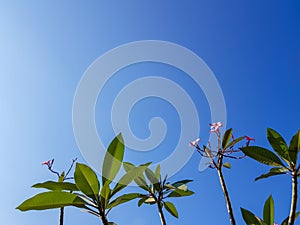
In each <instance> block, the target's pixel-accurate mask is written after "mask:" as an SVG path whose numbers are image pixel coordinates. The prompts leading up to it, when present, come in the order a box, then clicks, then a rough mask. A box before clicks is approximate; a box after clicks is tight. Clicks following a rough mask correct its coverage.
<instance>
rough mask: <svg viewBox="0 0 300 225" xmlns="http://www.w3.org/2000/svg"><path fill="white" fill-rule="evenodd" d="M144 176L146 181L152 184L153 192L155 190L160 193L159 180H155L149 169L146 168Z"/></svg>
mask: <svg viewBox="0 0 300 225" xmlns="http://www.w3.org/2000/svg"><path fill="white" fill-rule="evenodd" d="M145 174H146V176H147V178H148V180H149V181H150V182H151V184H153V186H154V188H155V190H156V191H160V189H161V188H160V183H159V180H158V179H156V176H155V174H154V173H153V171H152V170H150V169H149V168H147V169H146V170H145Z"/></svg>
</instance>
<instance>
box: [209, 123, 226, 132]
mask: <svg viewBox="0 0 300 225" xmlns="http://www.w3.org/2000/svg"><path fill="white" fill-rule="evenodd" d="M209 125H210V133H213V132H218V131H219V129H220V127H222V126H223V123H222V122H217V123H211V124H209Z"/></svg>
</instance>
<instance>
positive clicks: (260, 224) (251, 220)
mask: <svg viewBox="0 0 300 225" xmlns="http://www.w3.org/2000/svg"><path fill="white" fill-rule="evenodd" d="M241 212H242V216H243V219H244V221H245V223H246V224H247V225H267V224H266V223H265V222H264V221H263V220H262V219H260V218H259V217H258V216H255V215H254V214H253V213H252V212H250V211H248V210H247V209H243V208H241Z"/></svg>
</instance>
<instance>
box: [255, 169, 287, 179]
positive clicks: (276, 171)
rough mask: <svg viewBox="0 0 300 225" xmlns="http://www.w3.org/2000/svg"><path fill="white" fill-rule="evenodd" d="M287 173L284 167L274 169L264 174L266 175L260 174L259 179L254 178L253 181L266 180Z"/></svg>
mask: <svg viewBox="0 0 300 225" xmlns="http://www.w3.org/2000/svg"><path fill="white" fill-rule="evenodd" d="M287 172H288V169H287V168H284V167H274V168H272V169H271V170H270V172H268V173H266V174H262V175H260V176H259V177H257V178H255V181H257V180H260V179H264V178H268V177H271V176H276V175H281V174H286V173H287Z"/></svg>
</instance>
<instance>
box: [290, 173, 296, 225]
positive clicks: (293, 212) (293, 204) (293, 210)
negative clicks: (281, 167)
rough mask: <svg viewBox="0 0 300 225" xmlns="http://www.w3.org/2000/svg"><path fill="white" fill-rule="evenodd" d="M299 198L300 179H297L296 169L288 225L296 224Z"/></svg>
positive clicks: (293, 174) (293, 177) (293, 176)
mask: <svg viewBox="0 0 300 225" xmlns="http://www.w3.org/2000/svg"><path fill="white" fill-rule="evenodd" d="M297 200H298V180H297V171H294V172H293V173H292V200H291V210H290V215H289V221H288V225H294V223H295V217H296V208H297Z"/></svg>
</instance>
